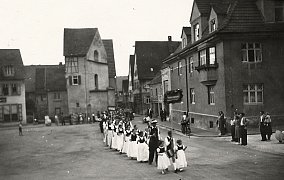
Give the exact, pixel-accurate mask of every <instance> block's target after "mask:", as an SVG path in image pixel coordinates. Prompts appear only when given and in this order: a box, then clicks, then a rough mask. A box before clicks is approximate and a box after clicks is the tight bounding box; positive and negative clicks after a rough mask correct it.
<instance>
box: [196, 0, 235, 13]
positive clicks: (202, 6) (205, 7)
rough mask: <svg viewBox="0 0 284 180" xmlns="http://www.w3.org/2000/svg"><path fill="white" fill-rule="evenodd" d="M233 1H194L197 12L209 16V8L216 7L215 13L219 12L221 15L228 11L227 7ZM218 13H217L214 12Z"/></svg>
mask: <svg viewBox="0 0 284 180" xmlns="http://www.w3.org/2000/svg"><path fill="white" fill-rule="evenodd" d="M233 1H235V0H195V1H194V2H195V3H196V5H197V7H198V10H199V12H200V13H201V15H208V14H210V10H211V7H212V6H213V7H217V8H216V9H217V11H218V10H220V11H222V13H223V12H224V10H227V9H228V6H229V5H230V4H231V3H232V2H233ZM214 10H215V9H214ZM220 11H219V13H220ZM216 13H218V12H216Z"/></svg>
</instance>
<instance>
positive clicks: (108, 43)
mask: <svg viewBox="0 0 284 180" xmlns="http://www.w3.org/2000/svg"><path fill="white" fill-rule="evenodd" d="M102 41H103V44H104V47H105V50H106V53H107V63H108V76H109V78H114V77H115V76H116V70H115V61H114V52H113V43H112V40H111V39H103V40H102Z"/></svg>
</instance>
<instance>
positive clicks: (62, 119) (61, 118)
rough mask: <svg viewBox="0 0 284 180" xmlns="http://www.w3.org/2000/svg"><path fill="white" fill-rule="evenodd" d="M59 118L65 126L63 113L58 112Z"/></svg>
mask: <svg viewBox="0 0 284 180" xmlns="http://www.w3.org/2000/svg"><path fill="white" fill-rule="evenodd" d="M59 119H60V120H61V124H62V126H65V119H64V117H63V113H61V114H60V116H59Z"/></svg>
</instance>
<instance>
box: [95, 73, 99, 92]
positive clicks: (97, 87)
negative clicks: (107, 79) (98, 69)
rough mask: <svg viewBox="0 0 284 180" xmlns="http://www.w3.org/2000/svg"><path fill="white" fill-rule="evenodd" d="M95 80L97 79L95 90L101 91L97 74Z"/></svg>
mask: <svg viewBox="0 0 284 180" xmlns="http://www.w3.org/2000/svg"><path fill="white" fill-rule="evenodd" d="M94 79H95V89H99V80H98V75H97V74H95V76H94Z"/></svg>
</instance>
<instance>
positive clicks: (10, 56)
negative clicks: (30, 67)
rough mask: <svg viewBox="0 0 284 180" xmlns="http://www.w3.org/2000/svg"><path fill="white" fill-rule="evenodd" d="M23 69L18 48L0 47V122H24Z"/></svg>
mask: <svg viewBox="0 0 284 180" xmlns="http://www.w3.org/2000/svg"><path fill="white" fill-rule="evenodd" d="M24 81H25V71H24V65H23V61H22V57H21V53H20V50H19V49H0V122H17V121H22V122H23V123H24V124H25V123H26V100H25V83H24Z"/></svg>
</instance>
